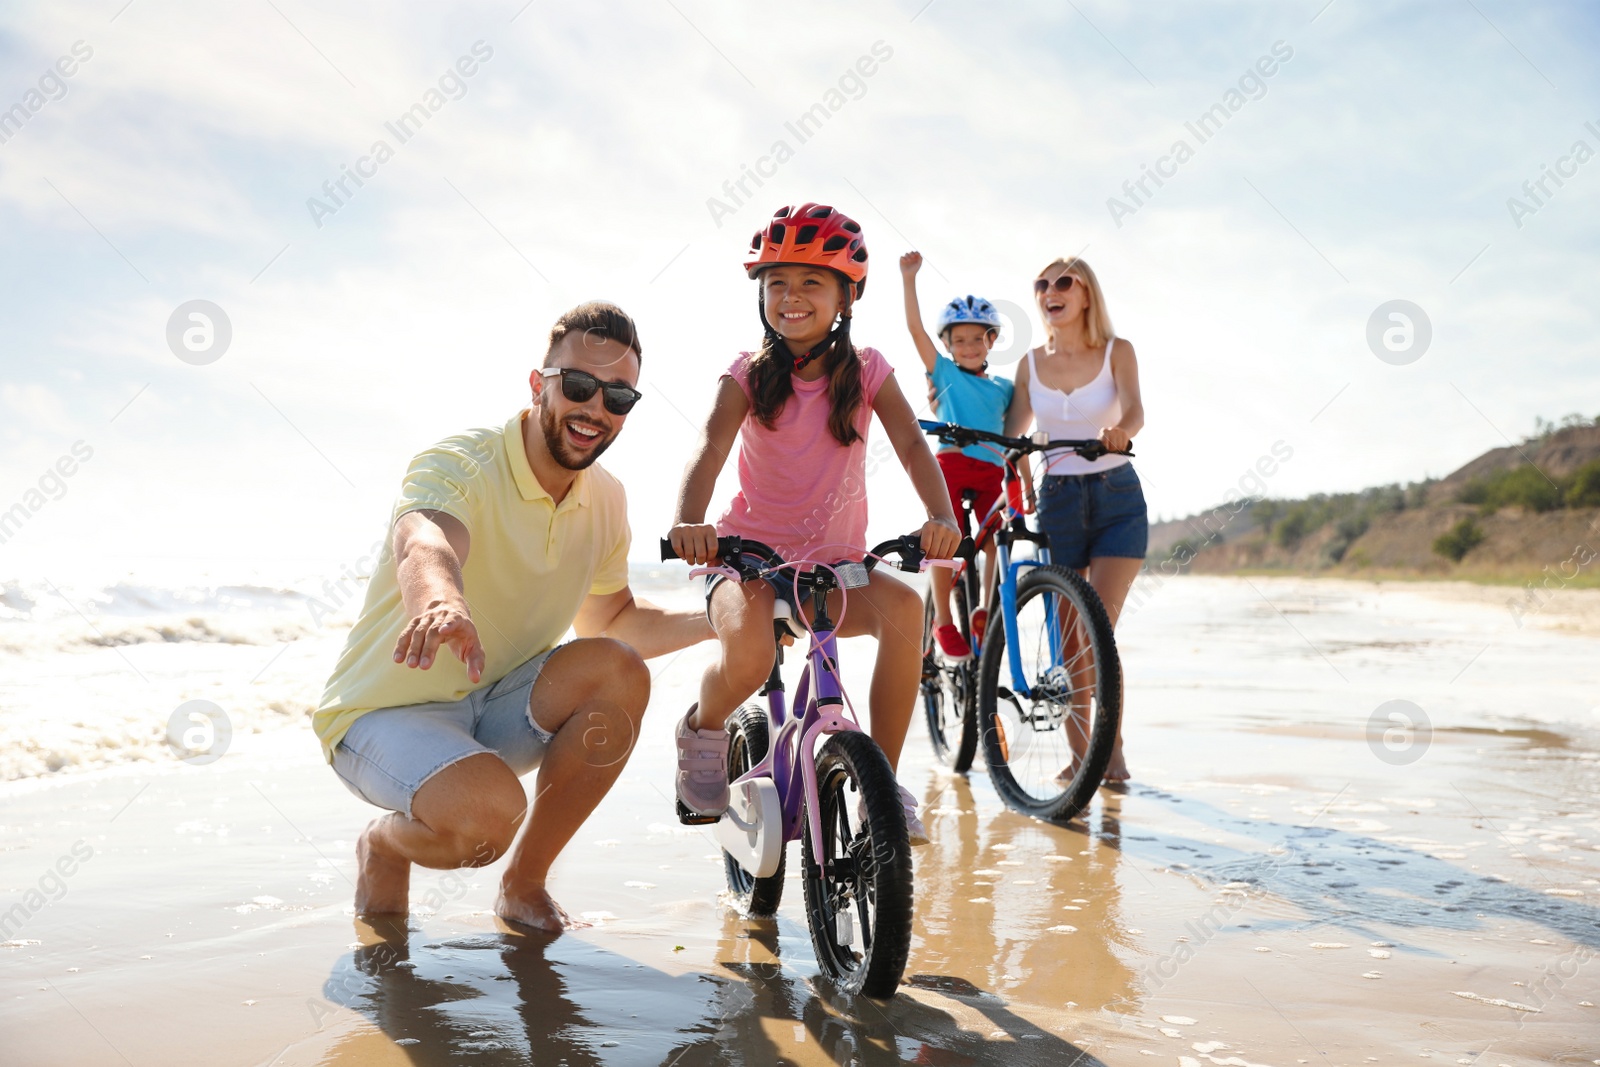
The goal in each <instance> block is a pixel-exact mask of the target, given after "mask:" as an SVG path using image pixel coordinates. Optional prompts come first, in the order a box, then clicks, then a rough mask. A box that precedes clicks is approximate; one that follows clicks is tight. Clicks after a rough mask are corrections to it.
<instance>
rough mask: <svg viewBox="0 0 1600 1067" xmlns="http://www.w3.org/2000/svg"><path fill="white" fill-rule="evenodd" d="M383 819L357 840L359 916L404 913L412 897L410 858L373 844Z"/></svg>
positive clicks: (377, 820)
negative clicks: (386, 851) (387, 851)
mask: <svg viewBox="0 0 1600 1067" xmlns="http://www.w3.org/2000/svg"><path fill="white" fill-rule="evenodd" d="M385 818H387V816H385ZM382 821H383V820H382V819H374V820H373V821H372V822H371V823H369V824H368V825H367V828H366V829H365V830H363V831H361V836H360V838H358V839H357V840H356V914H357V915H404V914H406V910H407V905H408V901H409V899H410V894H411V863H410V861H409V860H404V859H401V858H400V857H399V856H394V855H390V854H388V853H385V852H383V851H382V850H381V849H380V848H379V847H377V846H376V845H375V844H374V839H375V836H376V835H375V833H374V831H376V830H377V828H378V824H379V823H380V822H382Z"/></svg>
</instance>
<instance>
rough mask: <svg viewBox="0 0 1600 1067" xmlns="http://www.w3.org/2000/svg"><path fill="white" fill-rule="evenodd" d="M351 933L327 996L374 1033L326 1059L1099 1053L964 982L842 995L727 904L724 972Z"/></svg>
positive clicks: (521, 942)
mask: <svg viewBox="0 0 1600 1067" xmlns="http://www.w3.org/2000/svg"><path fill="white" fill-rule="evenodd" d="M356 933H357V937H358V940H359V941H360V945H359V947H357V948H355V949H354V950H353V951H352V952H351V954H350V955H349V956H348V957H345V958H343V959H341V960H339V962H338V963H337V964H336V966H335V967H334V969H333V971H332V973H331V974H330V975H329V977H328V980H327V983H326V984H325V986H324V989H323V995H324V997H325V998H326V999H327V1000H329V1001H331V1002H333V1003H335V1004H338V1005H340V1006H343V1007H346V1008H349V1009H351V1010H353V1011H355V1012H356V1013H358V1014H359V1015H360V1016H362V1017H364V1018H365V1020H366V1021H368V1022H370V1023H371V1024H372V1025H373V1026H374V1027H376V1031H373V1030H371V1029H368V1028H365V1027H361V1028H356V1029H351V1030H348V1031H347V1032H345V1033H344V1034H342V1035H341V1036H340V1037H339V1038H338V1039H337V1040H336V1043H335V1044H334V1045H333V1047H331V1048H329V1049H328V1050H327V1052H326V1054H325V1055H324V1056H323V1057H322V1058H321V1059H320V1061H319V1062H321V1063H324V1064H358V1063H359V1064H363V1065H366V1064H372V1063H374V1062H393V1063H411V1064H419V1065H433V1064H440V1063H445V1062H452V1063H458V1062H461V1058H462V1056H463V1055H466V1056H470V1058H471V1061H472V1062H473V1063H483V1064H513V1063H514V1064H527V1063H535V1064H565V1065H570V1067H585V1065H591V1064H602V1063H608V1064H609V1063H637V1064H673V1065H674V1067H701V1065H713V1064H714V1065H729V1064H745V1063H751V1064H757V1063H759V1064H770V1063H776V1064H794V1065H796V1067H820V1065H822V1064H842V1063H849V1064H859V1065H861V1067H877V1065H884V1067H887V1065H891V1064H899V1063H905V1062H911V1063H920V1064H935V1065H948V1067H961V1065H968V1064H980V1063H990V1062H994V1057H995V1056H996V1050H997V1048H1000V1047H1003V1048H1005V1049H1006V1052H1005V1057H1006V1059H1007V1060H1008V1062H1011V1063H1015V1064H1020V1065H1032V1064H1038V1065H1041V1067H1042V1065H1045V1064H1063V1063H1072V1064H1080V1065H1083V1067H1092V1065H1095V1064H1098V1063H1099V1062H1100V1061H1099V1060H1097V1059H1095V1058H1094V1057H1092V1056H1089V1055H1088V1054H1086V1053H1085V1052H1083V1051H1082V1050H1081V1049H1079V1048H1077V1047H1076V1046H1074V1045H1073V1044H1071V1043H1070V1042H1068V1041H1066V1040H1064V1039H1062V1038H1061V1037H1060V1036H1059V1035H1057V1034H1053V1033H1051V1032H1049V1031H1048V1030H1045V1029H1043V1028H1041V1027H1039V1026H1038V1025H1036V1024H1035V1023H1033V1022H1031V1021H1029V1020H1027V1019H1024V1018H1022V1017H1020V1016H1018V1015H1017V1014H1015V1013H1013V1012H1012V1011H1010V1010H1009V1009H1008V1008H1007V1007H1006V1006H1005V1003H1004V1002H1003V1001H1002V1000H1001V999H1000V998H999V997H996V996H993V995H991V994H986V993H983V992H982V991H981V989H980V988H978V987H977V986H974V985H971V984H968V983H964V982H960V981H956V980H952V981H948V982H938V981H934V980H931V979H925V980H923V981H921V982H920V983H918V984H919V985H921V986H922V988H923V989H925V990H931V991H933V992H935V993H937V994H939V995H940V996H942V997H945V998H948V999H949V1000H950V1001H951V1002H952V1007H953V1008H954V1009H955V1010H956V1012H958V1013H959V1014H960V1015H961V1017H962V1018H960V1019H958V1018H957V1015H956V1014H953V1013H952V1012H951V1011H946V1010H942V1009H941V1008H939V1007H935V1006H933V1005H932V1004H930V1003H927V1001H929V1000H934V999H936V998H935V997H934V996H932V995H930V994H929V993H928V992H924V993H922V994H921V995H920V996H918V995H915V994H912V993H911V992H910V991H907V993H904V994H902V995H900V996H897V997H896V998H894V1000H892V1001H890V1002H888V1003H879V1002H874V1001H870V1000H867V999H865V998H859V997H848V996H844V995H841V994H838V993H837V992H835V991H834V990H832V989H831V988H830V987H828V986H827V985H826V983H824V982H821V981H819V980H817V979H814V978H809V977H805V976H803V973H802V972H801V971H798V970H796V969H794V968H793V967H786V966H785V964H784V962H783V960H782V958H781V957H780V956H779V954H778V924H776V923H773V922H753V921H746V920H741V919H739V918H738V917H737V916H735V915H733V914H732V913H729V914H727V915H726V916H725V917H724V920H723V926H722V936H721V939H720V940H719V941H718V943H717V951H716V956H717V962H718V965H719V967H720V968H721V970H720V972H718V973H711V974H693V973H691V974H684V975H678V976H671V975H667V974H665V973H663V972H661V971H658V970H655V969H653V968H650V967H647V966H645V965H643V964H639V963H636V962H634V961H633V960H630V959H628V958H626V957H624V956H619V955H617V954H615V953H612V952H608V951H606V950H605V949H602V948H598V947H596V946H595V945H593V944H591V943H589V942H587V941H584V940H582V939H580V938H577V937H572V936H564V937H559V938H550V937H546V936H543V935H538V936H525V935H524V934H522V933H521V932H519V931H514V930H512V929H510V928H507V927H504V926H502V928H501V929H500V930H498V931H496V932H493V933H483V934H475V935H466V936H458V937H451V938H446V939H443V940H434V939H431V938H428V937H427V936H426V935H424V934H422V933H420V932H418V931H415V930H409V929H407V928H406V927H405V926H404V925H403V924H399V923H393V924H377V925H374V924H369V923H366V922H362V921H359V920H358V921H357V923H356ZM786 936H788V934H787V931H786ZM997 1039H998V1040H997ZM1000 1040H1003V1042H1004V1044H1003V1045H1001V1044H999V1041H1000ZM1013 1042H1014V1043H1015V1044H1013Z"/></svg>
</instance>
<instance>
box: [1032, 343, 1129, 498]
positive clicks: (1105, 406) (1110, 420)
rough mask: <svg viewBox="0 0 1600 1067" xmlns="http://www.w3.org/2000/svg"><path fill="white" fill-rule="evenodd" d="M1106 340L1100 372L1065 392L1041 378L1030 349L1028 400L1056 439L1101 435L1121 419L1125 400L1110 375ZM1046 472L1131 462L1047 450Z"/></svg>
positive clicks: (1087, 471)
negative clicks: (1083, 384) (1077, 386)
mask: <svg viewBox="0 0 1600 1067" xmlns="http://www.w3.org/2000/svg"><path fill="white" fill-rule="evenodd" d="M1115 341H1116V339H1115V338H1113V339H1112V340H1110V341H1107V342H1106V357H1105V362H1104V363H1102V364H1101V366H1100V373H1099V374H1097V375H1095V376H1094V380H1093V381H1091V382H1090V383H1089V384H1088V385H1085V386H1082V387H1081V388H1078V389H1074V390H1073V391H1072V392H1070V393H1063V392H1062V391H1061V390H1059V389H1052V388H1050V387H1049V386H1048V385H1044V384H1042V383H1041V382H1040V381H1039V368H1038V366H1037V365H1036V364H1035V363H1034V360H1033V353H1034V350H1033V349H1031V348H1030V349H1029V350H1028V400H1029V401H1030V402H1031V403H1032V404H1033V419H1034V423H1035V425H1036V426H1038V428H1039V429H1041V430H1043V431H1044V432H1045V433H1046V434H1048V435H1049V436H1050V439H1051V440H1053V441H1066V440H1082V439H1084V438H1098V437H1099V436H1100V430H1101V428H1102V427H1105V426H1115V425H1116V424H1117V423H1118V422H1119V421H1120V420H1121V419H1122V401H1121V400H1119V399H1118V398H1117V383H1116V382H1115V381H1114V380H1113V379H1112V377H1111V346H1112V345H1113V344H1114V343H1115ZM1045 460H1046V463H1045V473H1046V474H1093V473H1095V472H1097V471H1108V470H1111V469H1112V468H1113V467H1120V466H1122V465H1123V464H1124V463H1127V462H1128V457H1127V456H1101V457H1100V458H1099V459H1097V460H1095V461H1093V462H1092V463H1091V462H1090V461H1089V460H1086V459H1084V458H1083V457H1082V456H1080V455H1078V454H1077V453H1076V452H1069V451H1067V450H1065V449H1058V450H1055V451H1051V452H1046V453H1045Z"/></svg>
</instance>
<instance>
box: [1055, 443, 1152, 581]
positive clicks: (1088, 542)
mask: <svg viewBox="0 0 1600 1067" xmlns="http://www.w3.org/2000/svg"><path fill="white" fill-rule="evenodd" d="M1039 529H1040V530H1041V531H1042V532H1043V533H1044V534H1045V536H1046V537H1048V538H1049V539H1050V562H1052V563H1059V564H1061V565H1062V566H1063V567H1071V568H1073V569H1074V570H1080V571H1081V570H1083V568H1085V567H1087V566H1088V565H1089V561H1090V560H1092V559H1098V558H1100V557H1102V556H1117V557H1122V558H1126V559H1144V556H1145V551H1146V550H1147V549H1148V547H1149V544H1150V515H1149V511H1148V509H1146V507H1145V503H1144V488H1143V486H1141V485H1140V484H1139V476H1138V475H1137V474H1136V473H1134V470H1133V464H1131V463H1123V464H1121V465H1119V466H1116V467H1112V468H1111V469H1110V470H1104V471H1097V472H1096V473H1094V474H1052V475H1049V476H1047V477H1046V478H1045V480H1044V485H1043V486H1041V487H1040V490H1039Z"/></svg>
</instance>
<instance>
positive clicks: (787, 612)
mask: <svg viewBox="0 0 1600 1067" xmlns="http://www.w3.org/2000/svg"><path fill="white" fill-rule="evenodd" d="M772 621H773V622H776V623H782V624H783V626H784V628H785V629H786V630H788V631H789V632H790V633H791V634H793V635H794V638H795V640H796V641H804V640H805V638H806V628H805V625H804V624H803V623H801V621H800V620H799V619H797V618H795V617H794V609H793V608H791V607H790V606H789V602H788V601H787V600H784V599H783V598H782V597H773V598H772Z"/></svg>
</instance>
